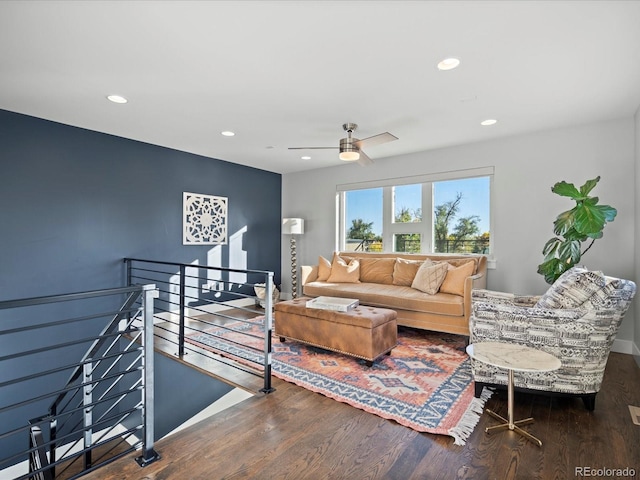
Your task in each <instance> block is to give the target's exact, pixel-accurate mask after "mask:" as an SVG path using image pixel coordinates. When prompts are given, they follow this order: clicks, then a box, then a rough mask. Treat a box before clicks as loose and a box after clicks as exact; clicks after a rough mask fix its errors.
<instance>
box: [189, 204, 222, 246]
mask: <svg viewBox="0 0 640 480" xmlns="http://www.w3.org/2000/svg"><path fill="white" fill-rule="evenodd" d="M227 203H228V199H227V197H215V196H213V195H202V194H200V193H189V192H184V193H183V197H182V204H183V206H184V217H183V222H182V233H183V236H182V243H183V245H226V243H227Z"/></svg>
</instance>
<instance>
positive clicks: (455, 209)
mask: <svg viewBox="0 0 640 480" xmlns="http://www.w3.org/2000/svg"><path fill="white" fill-rule="evenodd" d="M473 174H475V175H473ZM492 176H493V168H492V167H490V168H481V169H474V170H472V171H464V172H453V173H450V174H439V175H430V176H420V177H411V178H406V179H394V180H393V181H389V182H365V183H363V184H350V185H341V186H338V191H339V203H340V206H341V208H339V210H338V211H339V212H340V213H339V217H340V218H339V219H338V220H339V226H340V229H339V231H340V232H341V234H340V236H339V239H340V241H341V244H340V245H339V246H338V248H339V249H340V250H347V251H374V252H407V253H421V252H424V253H431V252H441V253H486V254H489V253H490V251H491V225H490V217H491V214H490V196H491V195H490V193H491V178H492ZM416 180H418V182H416ZM386 183H388V184H386Z"/></svg>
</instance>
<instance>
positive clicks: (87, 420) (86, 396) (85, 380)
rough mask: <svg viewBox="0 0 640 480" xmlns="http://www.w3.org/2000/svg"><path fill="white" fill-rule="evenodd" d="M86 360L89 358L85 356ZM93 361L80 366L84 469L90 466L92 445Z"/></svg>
mask: <svg viewBox="0 0 640 480" xmlns="http://www.w3.org/2000/svg"><path fill="white" fill-rule="evenodd" d="M87 360H91V359H90V358H87ZM92 379H93V363H92V362H87V363H85V364H84V365H83V366H82V384H83V386H82V425H83V427H84V450H85V452H84V469H85V470H88V469H89V468H91V467H92V462H91V446H92V445H93V438H92V437H93V407H91V406H90V405H91V404H92V403H93V384H92V383H91V382H92Z"/></svg>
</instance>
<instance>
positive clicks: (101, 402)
mask: <svg viewBox="0 0 640 480" xmlns="http://www.w3.org/2000/svg"><path fill="white" fill-rule="evenodd" d="M156 294H157V292H156V289H155V286H153V285H144V286H143V285H138V286H130V287H124V288H114V289H108V290H97V291H91V292H80V293H73V294H66V295H54V296H47V297H35V298H28V299H21V300H11V301H4V302H0V352H1V354H0V391H2V396H1V397H0V478H16V479H27V478H28V479H55V478H64V479H71V478H77V477H79V476H81V475H83V474H85V473H87V472H89V471H92V470H95V469H97V468H99V467H100V466H102V465H105V464H107V463H109V462H111V461H114V460H116V459H118V458H120V457H122V456H124V455H127V454H129V453H131V452H134V451H136V450H141V452H142V454H141V455H140V457H138V459H137V460H138V462H139V463H140V464H141V465H144V464H147V463H151V462H152V461H154V460H155V459H156V458H157V454H156V453H155V451H154V450H153V411H154V408H153V314H152V312H153V302H154V297H155V296H156ZM16 372H17V373H16Z"/></svg>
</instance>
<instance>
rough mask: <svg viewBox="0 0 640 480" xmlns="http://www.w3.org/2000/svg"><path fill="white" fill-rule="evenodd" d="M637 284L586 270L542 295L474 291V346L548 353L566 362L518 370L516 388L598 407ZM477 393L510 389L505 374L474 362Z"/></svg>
mask: <svg viewBox="0 0 640 480" xmlns="http://www.w3.org/2000/svg"><path fill="white" fill-rule="evenodd" d="M635 292H636V285H635V283H634V282H632V281H629V280H622V279H618V278H612V277H607V276H605V275H603V274H602V272H594V271H589V270H587V269H585V268H584V267H579V266H576V267H573V268H571V269H570V270H568V271H566V272H565V273H564V274H562V276H561V277H560V278H558V279H557V280H556V282H555V283H554V284H553V285H552V286H551V287H550V288H549V290H548V291H547V292H546V293H545V294H544V295H542V296H518V295H514V294H510V293H501V292H494V291H490V290H474V291H473V292H472V312H471V316H470V319H469V330H470V338H469V340H470V342H471V343H478V342H482V341H494V342H495V341H497V342H508V343H518V344H521V345H527V346H529V347H533V348H537V349H540V350H544V351H546V352H549V353H551V354H553V355H555V356H556V357H558V358H559V359H560V361H561V363H562V366H561V367H560V369H559V370H556V371H554V372H541V373H533V372H514V385H515V387H516V389H521V390H522V389H525V390H529V391H538V392H551V393H553V394H570V395H575V396H579V397H581V398H582V399H583V401H584V404H585V406H586V408H587V409H588V410H593V409H594V408H595V398H596V394H597V393H598V391H599V390H600V385H601V384H602V378H603V376H604V370H605V367H606V365H607V359H608V358H609V352H610V350H611V346H612V345H613V341H614V340H615V337H616V334H617V333H618V328H619V327H620V323H621V322H622V319H623V317H624V314H625V312H626V311H627V309H628V308H629V306H630V305H631V300H632V299H633V296H634V295H635ZM471 365H472V371H473V377H474V380H475V394H476V397H478V396H480V393H481V392H482V388H483V386H485V385H487V386H492V385H506V384H507V375H508V374H507V371H506V370H504V369H500V368H497V367H493V366H490V365H486V364H484V363H482V362H478V361H475V360H472V361H471Z"/></svg>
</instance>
